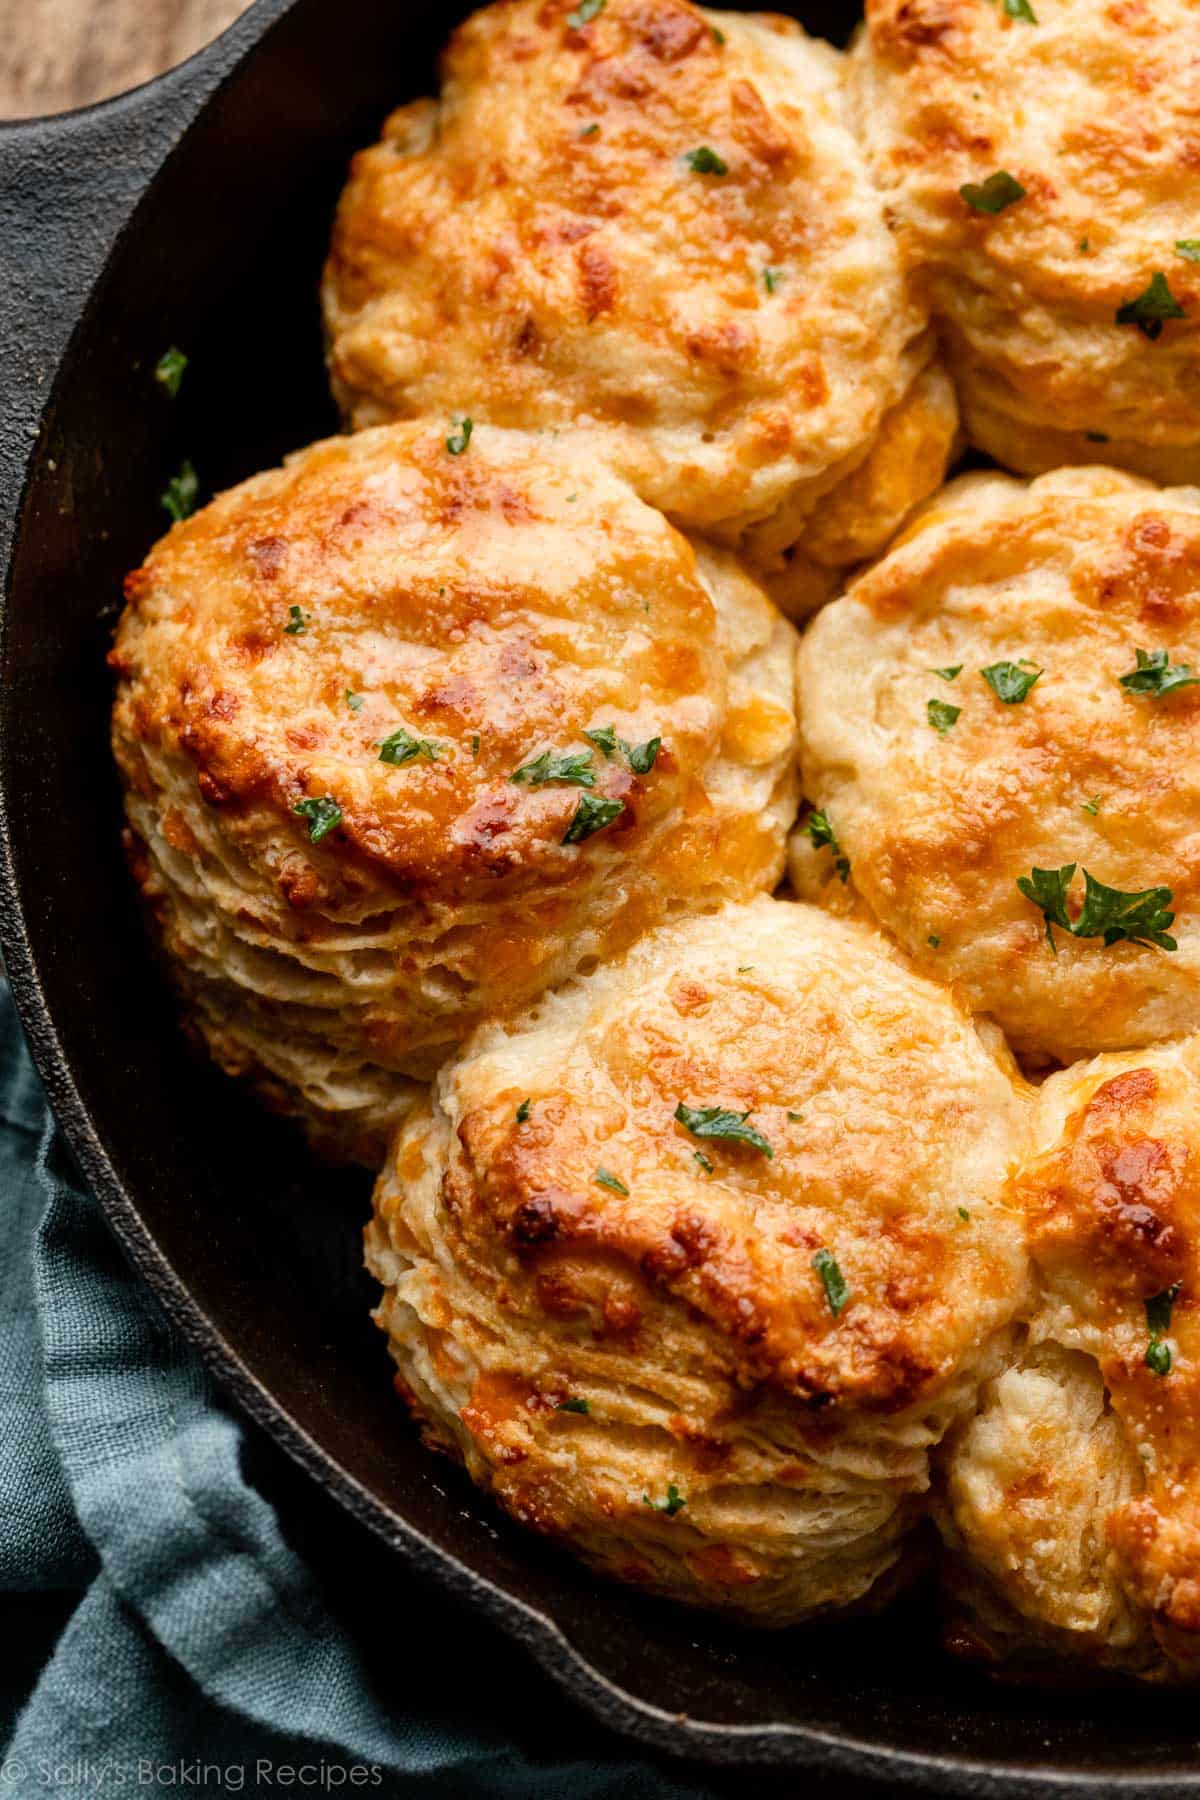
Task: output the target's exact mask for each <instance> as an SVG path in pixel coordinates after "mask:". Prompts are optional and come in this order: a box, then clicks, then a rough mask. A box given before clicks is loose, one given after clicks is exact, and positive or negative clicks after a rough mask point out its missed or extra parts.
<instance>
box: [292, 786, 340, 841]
mask: <svg viewBox="0 0 1200 1800" xmlns="http://www.w3.org/2000/svg"><path fill="white" fill-rule="evenodd" d="M292 811H293V812H294V813H298V814H299V815H300V817H301V818H302V819H307V820H308V841H309V843H310V844H319V843H320V841H321V839H322V838H323V837H328V836H329V833H330V832H331V831H332V830H333V828H334V826H335V825H340V824H341V822H342V809H341V807H340V806H339V805H338V803H337V801H336V800H331V799H330V797H329V795H328V794H326V795H325V798H324V799H323V800H301V801H300V803H299V804H298V805H297V806H293V808H292Z"/></svg>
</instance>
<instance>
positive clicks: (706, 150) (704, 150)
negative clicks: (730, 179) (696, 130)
mask: <svg viewBox="0 0 1200 1800" xmlns="http://www.w3.org/2000/svg"><path fill="white" fill-rule="evenodd" d="M683 160H684V162H686V164H687V166H688V168H689V169H690V170H691V171H692V174H693V175H728V173H729V165H728V163H727V162H726V161H725V159H724V157H723V156H718V155H717V153H716V151H715V150H713V149H712V148H710V146H709V145H708V144H701V145H699V146H698V148H697V149H695V150H689V151H688V153H687V155H686V156H685V157H684V159H683Z"/></svg>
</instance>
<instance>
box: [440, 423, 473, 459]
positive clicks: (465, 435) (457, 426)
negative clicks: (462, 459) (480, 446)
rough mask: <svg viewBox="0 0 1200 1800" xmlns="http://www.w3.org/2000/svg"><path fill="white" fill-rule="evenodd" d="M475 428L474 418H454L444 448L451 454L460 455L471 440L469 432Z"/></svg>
mask: <svg viewBox="0 0 1200 1800" xmlns="http://www.w3.org/2000/svg"><path fill="white" fill-rule="evenodd" d="M474 429H475V421H474V419H467V418H462V419H455V421H454V430H453V431H452V432H451V433H450V435H449V437H448V438H447V439H446V448H447V450H448V451H449V452H450V454H451V456H461V455H462V453H463V451H464V450H465V449H466V447H467V445H468V444H469V443H470V441H471V433H472V432H473V431H474Z"/></svg>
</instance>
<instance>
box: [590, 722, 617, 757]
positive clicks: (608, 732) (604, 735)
mask: <svg viewBox="0 0 1200 1800" xmlns="http://www.w3.org/2000/svg"><path fill="white" fill-rule="evenodd" d="M583 735H584V737H585V738H586V739H587V741H588V743H589V744H595V746H596V748H597V750H599V751H600V752H601V753H602V754H603V756H604V760H605V762H608V761H609V760H610V759H611V758H612V757H614V756H615V755H616V754H617V747H618V745H619V744H620V742H621V740H620V738H619V737H618V736H617V728H616V726H615V725H597V726H596V728H595V730H594V731H585V732H584V734H583Z"/></svg>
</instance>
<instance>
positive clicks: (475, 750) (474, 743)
mask: <svg viewBox="0 0 1200 1800" xmlns="http://www.w3.org/2000/svg"><path fill="white" fill-rule="evenodd" d="M471 755H472V756H478V755H479V733H478V732H477V731H476V732H473V733H472V734H471Z"/></svg>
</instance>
